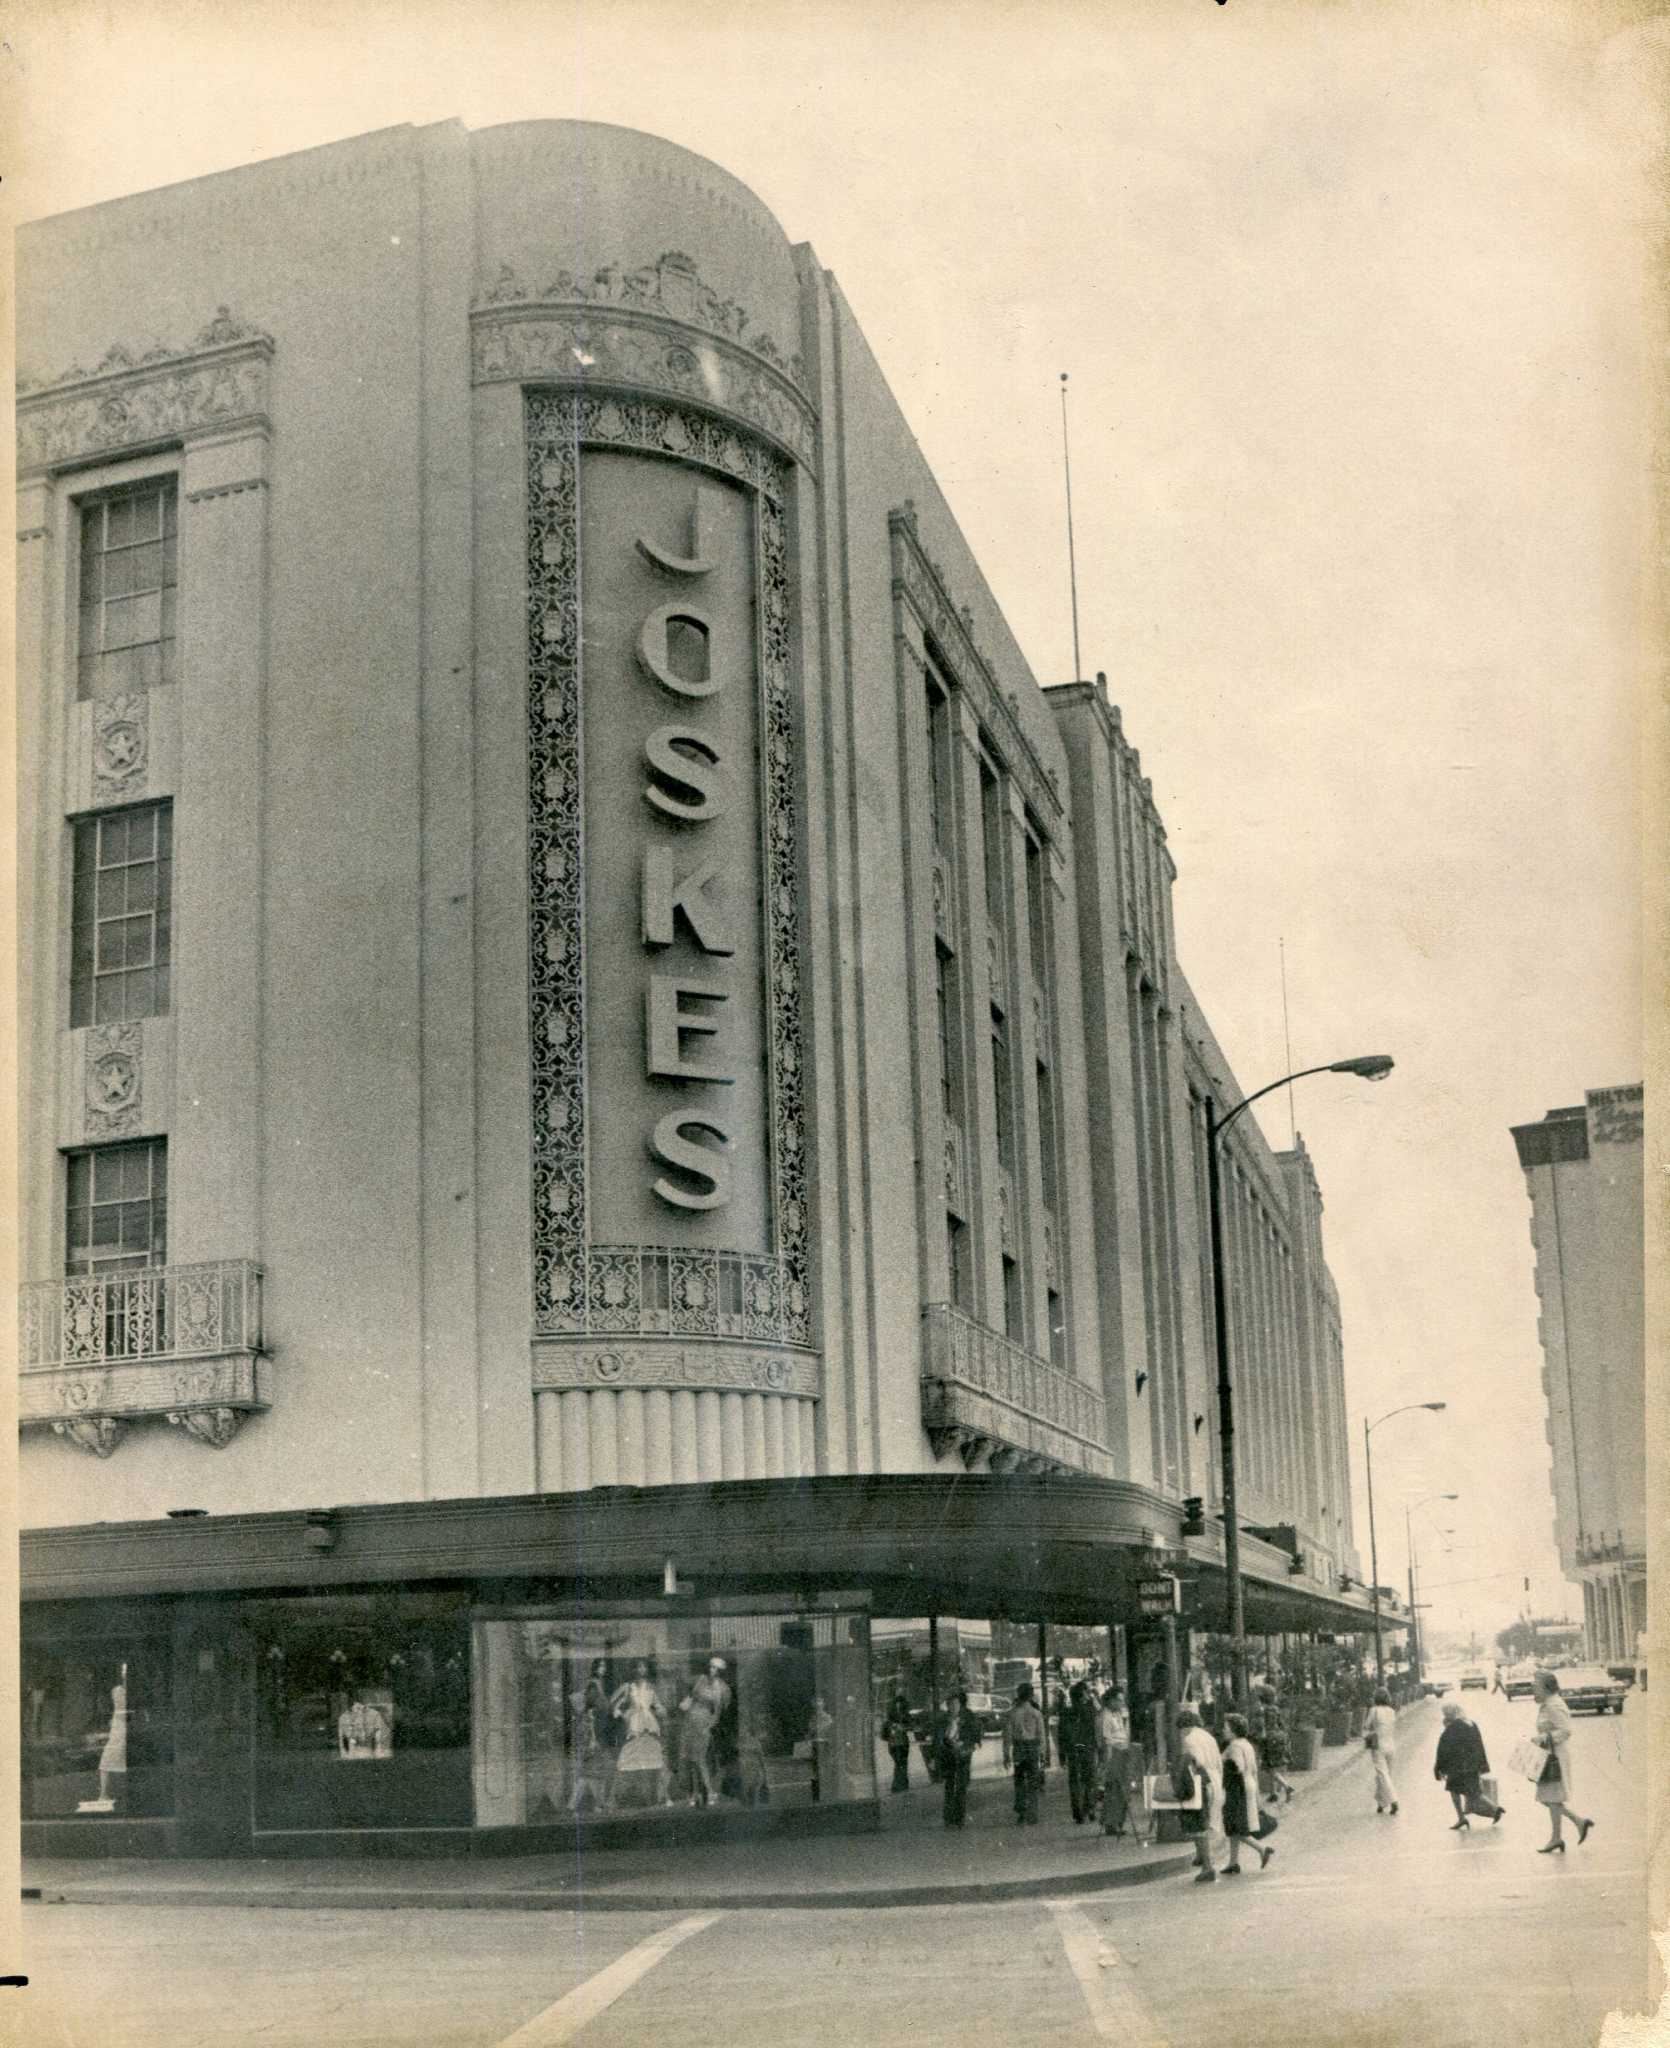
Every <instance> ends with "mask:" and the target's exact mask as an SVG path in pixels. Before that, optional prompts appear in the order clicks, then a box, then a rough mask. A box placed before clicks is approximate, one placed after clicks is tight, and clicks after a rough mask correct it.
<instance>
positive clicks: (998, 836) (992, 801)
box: [980, 757, 1009, 928]
mask: <svg viewBox="0 0 1670 2048" xmlns="http://www.w3.org/2000/svg"><path fill="white" fill-rule="evenodd" d="M980 828H981V832H982V834H983V836H984V839H985V843H986V915H987V916H988V917H989V918H990V919H991V921H992V923H993V924H995V925H1001V926H1004V927H1005V928H1007V926H1008V922H1009V920H1008V919H1007V918H1006V917H1005V916H1004V914H1003V785H1002V784H1001V783H1000V782H999V781H998V779H997V773H996V770H995V769H993V768H992V766H991V764H990V763H989V762H988V761H986V760H985V759H984V758H983V757H982V759H981V762H980Z"/></svg>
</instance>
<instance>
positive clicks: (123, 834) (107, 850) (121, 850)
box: [98, 811, 128, 868]
mask: <svg viewBox="0 0 1670 2048" xmlns="http://www.w3.org/2000/svg"><path fill="white" fill-rule="evenodd" d="M98 827H99V865H100V867H106V868H109V867H114V866H115V865H116V864H117V862H118V861H124V860H126V859H127V857H128V814H127V812H126V811H113V812H111V814H110V815H109V816H108V817H105V818H100V819H99V821H98Z"/></svg>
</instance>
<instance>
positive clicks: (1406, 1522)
mask: <svg viewBox="0 0 1670 2048" xmlns="http://www.w3.org/2000/svg"><path fill="white" fill-rule="evenodd" d="M1460 1498H1461V1495H1460V1494H1459V1493H1429V1494H1425V1495H1423V1496H1422V1498H1421V1499H1420V1500H1418V1501H1416V1502H1414V1503H1413V1505H1411V1503H1410V1502H1408V1501H1405V1502H1404V1503H1403V1549H1404V1555H1405V1556H1406V1557H1407V1558H1408V1560H1409V1634H1410V1638H1411V1645H1410V1647H1411V1654H1410V1658H1409V1669H1410V1671H1411V1673H1412V1674H1413V1676H1414V1680H1415V1683H1416V1684H1417V1685H1419V1684H1420V1682H1421V1677H1422V1674H1423V1671H1424V1669H1425V1662H1426V1658H1425V1644H1424V1640H1423V1637H1422V1632H1421V1610H1420V1609H1419V1608H1418V1607H1417V1606H1416V1605H1415V1526H1414V1517H1415V1516H1416V1515H1418V1514H1419V1513H1420V1511H1421V1509H1422V1508H1427V1507H1431V1505H1432V1503H1433V1502H1434V1501H1435V1500H1460ZM1438 1533H1439V1535H1440V1536H1453V1535H1454V1534H1455V1531H1454V1530H1453V1529H1440V1530H1439V1532H1438Z"/></svg>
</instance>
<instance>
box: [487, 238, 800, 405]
mask: <svg viewBox="0 0 1670 2048" xmlns="http://www.w3.org/2000/svg"><path fill="white" fill-rule="evenodd" d="M474 304H475V310H476V311H477V312H478V313H485V312H492V311H495V310H502V309H504V308H505V307H512V306H515V307H528V306H541V305H566V304H578V305H585V306H619V307H625V308H629V309H631V310H633V311H636V312H641V313H658V314H661V315H663V316H664V317H665V318H666V319H668V320H674V321H677V322H678V324H679V325H680V326H683V327H700V328H703V329H705V330H706V331H707V332H708V333H709V334H713V335H717V336H719V337H720V339H722V340H724V341H727V342H735V343H737V344H739V345H740V346H741V347H743V348H745V349H747V351H748V352H749V354H750V355H756V356H763V357H764V358H765V360H766V361H767V362H768V363H771V364H772V365H773V366H774V367H775V368H776V369H778V370H781V371H782V373H783V375H784V376H786V377H788V378H790V379H791V380H792V381H793V382H794V383H796V384H799V385H802V386H803V385H804V384H805V382H806V366H805V364H804V362H803V361H802V360H801V357H800V353H799V351H798V350H796V351H794V352H793V353H792V354H788V355H785V354H784V353H783V351H782V350H781V349H780V348H779V347H778V346H777V344H776V342H775V341H773V340H772V338H771V336H770V335H769V334H767V333H765V332H764V331H763V330H762V329H758V328H756V329H755V331H754V332H753V333H752V334H750V333H749V332H748V329H749V326H750V324H751V323H750V321H749V318H748V311H747V308H746V307H745V306H739V305H738V304H737V302H736V300H735V299H722V298H721V297H720V296H719V294H718V293H717V292H716V291H715V290H714V289H713V287H712V286H711V285H709V284H707V283H706V282H705V281H704V280H703V278H702V275H701V273H700V271H698V270H697V268H696V265H695V262H694V261H693V259H692V258H690V257H688V256H686V255H685V254H684V252H683V251H682V250H680V249H668V250H667V251H665V252H664V253H663V254H662V255H661V256H659V257H657V258H656V260H655V262H653V263H650V264H646V265H645V266H644V267H643V268H642V269H639V270H626V269H623V268H622V267H621V266H620V265H618V264H613V263H610V264H605V265H604V267H603V268H602V269H601V270H597V271H594V272H593V273H592V275H591V276H590V277H576V276H575V275H574V273H573V272H572V271H569V270H559V271H558V272H557V274H556V276H555V278H554V279H553V280H552V282H551V283H550V284H547V285H540V286H530V285H526V284H524V283H523V282H522V280H521V278H520V277H519V276H518V275H517V274H516V272H515V270H514V269H512V267H511V266H510V265H509V264H508V263H505V264H501V265H500V267H499V274H498V276H497V277H496V278H495V279H494V281H493V282H492V283H491V284H490V285H489V286H488V287H487V288H486V290H485V291H482V292H478V293H477V294H476V298H475V302H474Z"/></svg>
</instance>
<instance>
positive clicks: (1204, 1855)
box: [1172, 1707, 1224, 1884]
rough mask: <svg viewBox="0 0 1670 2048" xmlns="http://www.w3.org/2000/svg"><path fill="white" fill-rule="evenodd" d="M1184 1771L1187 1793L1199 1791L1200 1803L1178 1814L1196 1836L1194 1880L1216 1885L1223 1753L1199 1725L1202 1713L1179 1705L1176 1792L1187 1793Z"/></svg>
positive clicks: (1187, 1831)
mask: <svg viewBox="0 0 1670 2048" xmlns="http://www.w3.org/2000/svg"><path fill="white" fill-rule="evenodd" d="M1185 1774H1186V1775H1187V1777H1188V1779H1189V1780H1190V1787H1191V1789H1190V1791H1189V1792H1188V1793H1187V1794H1186V1795H1185V1796H1189V1797H1192V1796H1193V1789H1192V1788H1195V1787H1198V1789H1199V1792H1200V1805H1199V1806H1198V1807H1195V1808H1192V1809H1191V1808H1189V1807H1184V1808H1183V1810H1182V1811H1181V1812H1180V1813H1179V1814H1178V1816H1177V1818H1178V1821H1179V1823H1180V1825H1181V1826H1182V1829H1183V1832H1184V1834H1186V1835H1192V1836H1193V1837H1194V1845H1195V1883H1196V1884H1216V1883H1217V1881H1218V1873H1217V1871H1216V1870H1215V1869H1214V1868H1213V1854H1214V1849H1215V1847H1216V1836H1217V1833H1218V1828H1219V1824H1220V1822H1221V1821H1222V1818H1223V1803H1224V1778H1223V1753H1222V1752H1221V1751H1220V1749H1219V1748H1218V1745H1217V1742H1216V1740H1215V1739H1214V1737H1213V1736H1211V1735H1210V1734H1209V1733H1208V1732H1207V1731H1206V1729H1204V1728H1203V1727H1202V1726H1201V1725H1200V1716H1199V1714H1197V1713H1196V1712H1195V1710H1194V1708H1193V1707H1180V1708H1179V1709H1178V1712H1177V1760H1176V1762H1175V1763H1174V1764H1173V1765H1172V1790H1173V1792H1174V1793H1178V1794H1179V1795H1184V1788H1183V1786H1182V1785H1180V1784H1179V1782H1178V1780H1179V1778H1180V1777H1181V1776H1183V1775H1185Z"/></svg>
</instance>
